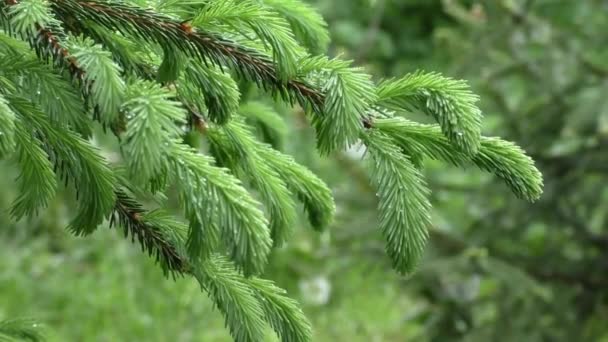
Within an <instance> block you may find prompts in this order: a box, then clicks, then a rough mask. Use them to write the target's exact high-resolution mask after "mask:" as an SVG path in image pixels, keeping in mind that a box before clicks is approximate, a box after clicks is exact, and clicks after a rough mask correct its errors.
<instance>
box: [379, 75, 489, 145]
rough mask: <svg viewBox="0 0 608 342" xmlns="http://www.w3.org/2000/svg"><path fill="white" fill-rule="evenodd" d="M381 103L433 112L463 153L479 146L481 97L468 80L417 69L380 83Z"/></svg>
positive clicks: (394, 108) (431, 113) (388, 105)
mask: <svg viewBox="0 0 608 342" xmlns="http://www.w3.org/2000/svg"><path fill="white" fill-rule="evenodd" d="M377 94H378V104H379V105H382V106H386V107H387V108H389V109H393V110H397V111H400V110H412V109H420V110H422V111H423V112H425V113H428V114H429V115H431V116H432V117H433V118H434V119H435V120H436V121H437V122H438V123H439V125H440V126H441V130H442V132H443V133H444V134H445V135H446V136H447V137H448V138H449V139H450V141H451V142H452V143H453V144H455V145H456V146H458V147H459V148H461V149H462V150H463V151H464V152H466V153H468V154H470V155H473V154H475V153H476V152H477V149H478V148H479V139H480V136H481V110H479V108H478V107H477V106H476V105H475V103H476V102H477V101H478V100H479V98H478V96H477V95H475V94H473V93H472V92H471V90H470V88H469V86H468V85H467V84H466V82H465V81H461V80H454V79H451V78H448V77H443V76H441V75H440V74H437V73H424V72H415V73H412V74H409V75H406V76H404V77H403V78H401V79H393V80H385V81H383V82H382V83H380V84H379V85H378V88H377Z"/></svg>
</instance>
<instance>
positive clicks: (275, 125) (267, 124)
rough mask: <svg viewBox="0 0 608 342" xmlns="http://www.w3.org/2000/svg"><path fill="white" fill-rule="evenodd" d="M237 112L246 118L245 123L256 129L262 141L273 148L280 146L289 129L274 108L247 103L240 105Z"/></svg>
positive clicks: (252, 102) (254, 102)
mask: <svg viewBox="0 0 608 342" xmlns="http://www.w3.org/2000/svg"><path fill="white" fill-rule="evenodd" d="M238 112H239V114H241V115H242V116H244V117H245V118H247V120H246V122H247V123H249V124H251V125H252V126H254V127H257V128H258V131H260V132H261V135H262V140H263V141H265V142H267V143H269V144H270V145H272V147H274V148H278V147H279V146H281V145H282V143H283V141H284V140H285V138H286V136H287V133H288V131H289V128H288V127H287V124H286V123H285V120H284V119H283V118H282V117H281V116H280V115H279V114H278V113H277V112H276V111H275V110H274V108H272V107H271V106H269V105H267V104H265V103H263V102H257V101H249V102H246V103H243V104H241V106H240V107H239V109H238Z"/></svg>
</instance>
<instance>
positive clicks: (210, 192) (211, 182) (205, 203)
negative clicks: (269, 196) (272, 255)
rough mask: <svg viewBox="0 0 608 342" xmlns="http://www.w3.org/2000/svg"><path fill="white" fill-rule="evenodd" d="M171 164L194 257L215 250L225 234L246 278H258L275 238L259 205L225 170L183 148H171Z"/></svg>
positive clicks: (236, 261)
mask: <svg viewBox="0 0 608 342" xmlns="http://www.w3.org/2000/svg"><path fill="white" fill-rule="evenodd" d="M169 162H170V165H171V168H170V169H171V170H172V172H174V173H175V176H176V177H175V180H176V183H177V184H176V185H177V188H178V191H179V195H180V200H181V202H182V205H183V207H184V211H185V215H186V217H187V218H188V220H189V221H190V237H189V241H188V242H189V245H190V246H189V252H190V253H191V256H193V257H200V256H201V253H204V252H205V251H212V250H214V249H215V247H216V246H215V241H216V240H217V236H219V235H220V234H221V237H222V240H223V241H224V244H225V245H226V247H227V248H228V252H229V254H230V255H231V259H232V260H233V261H234V262H235V263H236V265H237V266H238V267H239V268H240V269H242V270H243V271H244V272H245V274H247V275H251V274H257V273H260V272H261V271H262V269H263V267H264V264H265V262H266V258H267V256H268V253H269V252H270V248H271V245H272V239H271V238H270V232H269V231H268V228H267V227H268V221H267V220H266V218H265V217H264V214H263V213H262V211H261V210H260V209H259V203H258V202H257V201H255V200H254V199H253V198H252V197H251V196H250V195H249V193H248V192H247V190H245V188H243V186H242V185H241V183H240V181H239V180H238V179H237V178H235V177H234V176H232V175H231V174H230V173H229V172H228V170H227V169H224V168H219V167H217V166H214V165H213V164H214V160H213V158H210V157H206V156H203V155H200V154H198V153H196V151H194V150H192V149H191V148H189V147H187V146H185V145H183V144H177V143H174V144H173V145H172V147H171V153H170V157H169ZM202 238H204V240H203V239H202ZM200 243H203V245H200ZM204 254H205V253H204ZM206 254H208V253H206Z"/></svg>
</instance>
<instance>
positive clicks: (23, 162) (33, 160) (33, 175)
mask: <svg viewBox="0 0 608 342" xmlns="http://www.w3.org/2000/svg"><path fill="white" fill-rule="evenodd" d="M24 125H25V123H24V122H21V121H18V122H17V125H16V127H15V132H14V134H15V135H14V137H15V142H16V146H17V163H18V165H19V170H20V173H19V176H18V177H17V180H16V181H17V184H18V186H19V196H18V197H17V199H16V200H15V201H14V202H13V205H12V206H11V216H12V217H13V218H14V219H16V220H20V219H21V218H23V217H24V216H30V217H31V216H34V215H36V214H37V212H38V209H40V208H46V206H47V205H48V203H49V202H50V201H51V199H53V197H54V196H55V192H56V190H57V180H56V178H55V173H54V172H53V164H52V163H51V162H50V161H49V156H48V155H47V154H46V153H45V151H44V150H43V149H42V147H41V146H40V143H39V142H37V141H36V140H35V139H34V138H33V137H32V136H31V134H30V133H29V132H28V131H27V129H26V128H25V127H24Z"/></svg>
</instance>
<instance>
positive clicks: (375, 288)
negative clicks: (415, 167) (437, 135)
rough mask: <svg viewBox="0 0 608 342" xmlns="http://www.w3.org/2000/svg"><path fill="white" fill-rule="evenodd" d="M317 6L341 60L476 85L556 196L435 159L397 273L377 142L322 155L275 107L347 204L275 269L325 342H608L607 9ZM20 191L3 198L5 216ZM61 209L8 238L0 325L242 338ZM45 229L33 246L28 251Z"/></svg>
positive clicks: (279, 141) (108, 237) (377, 1)
mask: <svg viewBox="0 0 608 342" xmlns="http://www.w3.org/2000/svg"><path fill="white" fill-rule="evenodd" d="M311 2H312V3H313V4H314V5H315V6H317V7H318V8H320V9H321V11H322V13H323V15H324V17H325V18H326V20H327V21H328V23H329V27H330V28H331V31H332V32H331V33H332V40H333V42H332V44H331V45H330V50H331V51H332V53H333V54H343V55H346V57H349V58H354V59H355V60H356V63H357V64H359V65H364V66H366V67H367V68H368V69H369V70H370V71H371V72H373V73H374V74H375V75H376V76H378V77H380V76H395V75H400V74H403V73H405V72H413V71H415V70H418V69H427V70H436V71H440V72H442V73H444V74H445V75H448V76H452V77H456V78H464V79H468V80H470V81H471V84H472V89H473V90H474V91H475V92H476V93H478V94H480V95H481V102H480V107H481V109H482V110H483V112H484V115H485V121H486V122H490V123H491V124H490V125H486V131H485V132H484V133H485V134H486V135H490V136H491V135H494V134H496V135H500V136H501V137H503V138H505V139H507V140H512V141H517V142H518V143H520V144H521V146H522V147H523V148H524V149H525V150H526V151H527V152H528V153H529V154H530V155H531V156H532V157H533V158H534V159H535V160H536V161H537V165H538V166H539V168H540V170H541V171H542V172H543V174H544V179H545V187H546V188H545V194H544V195H543V198H542V199H541V201H540V202H539V203H537V204H535V205H532V206H531V205H529V204H527V203H525V202H521V201H518V200H516V199H515V198H514V197H513V196H511V194H508V193H507V191H506V188H505V185H504V184H503V183H502V182H500V181H498V180H496V179H495V178H493V177H490V176H488V175H487V174H485V173H483V172H477V171H475V169H474V168H469V169H468V170H467V171H466V172H463V171H462V169H459V168H457V167H454V168H453V169H451V170H450V171H449V172H446V169H445V166H446V165H448V164H447V163H441V162H438V161H432V160H425V161H424V164H425V166H426V170H427V171H426V176H427V177H428V180H429V188H430V189H431V191H432V202H433V206H434V207H435V210H434V211H433V214H432V221H433V223H434V229H433V230H432V231H431V238H430V245H431V248H430V250H428V252H427V255H426V260H425V261H424V262H423V263H422V266H421V267H420V268H419V269H418V271H417V272H416V273H415V274H414V275H412V276H411V277H409V278H401V277H399V276H397V275H395V274H394V273H393V272H392V271H391V263H390V260H389V259H388V258H387V257H386V254H385V252H384V242H383V239H382V237H381V236H380V233H379V231H378V229H377V222H378V218H377V213H376V211H375V208H376V207H377V203H376V202H377V198H376V196H375V193H376V190H375V189H373V188H372V187H370V186H369V180H368V179H367V174H366V172H365V169H364V167H365V164H364V163H362V162H361V157H362V156H363V155H364V153H365V150H363V149H353V150H351V151H350V152H349V153H344V154H334V155H332V158H331V159H320V158H319V157H318V156H317V155H316V153H315V151H314V149H313V148H312V146H314V139H315V137H314V133H313V132H312V131H311V130H310V129H309V128H307V125H306V123H305V122H304V118H303V114H302V113H295V114H294V113H291V112H289V111H287V110H282V109H280V108H277V110H278V111H279V112H282V114H283V115H284V117H285V119H286V120H287V121H288V127H287V128H286V129H285V128H283V127H276V129H277V130H276V131H274V132H268V131H265V130H264V129H260V132H259V133H260V134H259V136H260V137H262V138H264V139H265V140H266V141H268V142H270V143H272V144H273V145H277V146H278V145H281V146H283V148H284V149H285V150H286V152H288V153H289V154H292V155H294V156H295V158H296V160H297V161H298V162H300V163H302V164H304V165H307V166H309V167H310V168H311V170H312V171H313V172H315V173H316V174H318V175H320V176H321V177H322V178H323V179H324V180H325V181H327V183H328V184H329V185H330V186H331V188H332V190H333V192H334V195H335V200H336V205H337V217H336V219H335V221H334V223H333V225H332V226H331V227H330V228H329V229H328V230H327V231H326V232H324V233H322V234H321V235H319V234H317V233H315V232H310V231H309V230H305V229H298V227H295V229H294V231H295V232H296V233H295V236H294V237H292V238H291V239H290V241H289V242H288V244H287V245H286V246H285V247H283V248H281V249H279V250H277V251H275V252H274V254H273V255H272V257H271V267H270V268H269V269H267V273H269V274H270V275H269V277H271V278H273V279H275V280H276V282H277V285H279V286H281V287H283V288H286V289H287V290H288V292H289V293H290V294H293V295H294V296H295V297H298V299H299V300H300V302H302V303H303V304H304V305H305V312H306V314H307V316H308V317H310V319H311V321H312V324H313V326H314V333H315V338H314V340H315V341H335V340H345V341H403V340H414V341H458V340H462V341H604V340H608V327H607V326H606V320H605V317H608V303H607V302H608V299H607V296H608V290H607V289H608V272H607V271H608V262H607V260H608V255H607V254H608V230H607V228H606V227H607V222H606V220H607V219H608V218H607V217H606V216H607V215H608V210H607V209H606V208H608V188H607V187H606V186H605V184H608V160H607V159H608V156H607V155H606V152H605V151H606V148H607V147H608V97H606V96H605V94H606V92H607V91H608V82H607V77H608V50H607V49H606V48H605V46H608V45H607V44H606V43H608V36H606V35H605V34H603V32H608V20H607V19H606V16H607V15H606V13H608V4H606V2H605V1H602V0H584V1H574V0H485V1H475V0H468V1H464V0H461V1H459V0H444V1H440V0H393V1H389V0H314V1H311ZM247 95H249V96H251V97H255V94H247ZM243 115H245V116H247V115H246V114H243ZM421 118H423V117H417V118H416V119H421ZM248 119H251V120H252V122H251V123H253V124H255V123H256V122H257V121H256V120H259V119H257V118H255V117H248ZM267 120H269V119H268V118H267ZM488 126H489V127H488ZM261 127H265V125H261ZM3 170H4V169H3ZM3 175H4V171H3ZM11 179H14V177H2V179H1V180H0V182H2V183H4V184H1V185H0V187H1V188H2V189H8V184H9V183H8V182H10V180H11ZM13 196H14V194H7V195H6V196H5V195H4V191H3V195H2V196H0V203H1V204H2V207H7V206H8V205H9V202H8V200H7V199H6V198H10V197H13ZM5 197H6V198H5ZM3 202H6V203H3ZM65 210H66V208H65V207H64V206H63V205H60V204H57V203H54V204H53V205H51V207H50V208H49V209H48V210H47V214H46V215H44V216H42V217H41V218H40V219H39V220H38V221H33V222H22V223H20V224H19V225H17V226H15V227H13V228H10V229H9V228H7V229H3V231H4V235H0V236H2V238H0V270H3V272H2V273H3V274H2V276H0V320H1V319H2V318H3V317H17V316H26V317H36V318H38V319H39V320H41V321H43V322H45V323H46V325H47V326H49V328H50V329H47V330H49V336H50V339H51V340H57V341H65V340H95V339H98V340H146V341H163V340H167V339H176V340H179V341H197V340H204V341H225V340H229V335H228V334H227V333H226V331H225V330H224V329H223V328H222V324H223V322H222V319H221V317H220V315H219V314H218V313H217V312H211V304H210V303H208V302H206V301H205V300H204V299H202V298H201V296H200V292H199V289H198V288H196V286H195V284H193V283H191V282H185V281H183V280H180V281H178V282H177V283H175V284H174V283H171V282H166V281H163V279H162V275H161V272H160V271H159V270H157V269H156V268H155V267H153V265H152V263H151V262H149V261H145V257H144V256H142V255H140V253H139V251H137V250H136V249H135V248H133V246H131V245H129V244H128V243H127V242H125V241H123V240H122V239H120V238H116V237H115V235H113V234H112V232H107V231H106V232H103V233H101V232H100V233H99V236H97V237H96V238H95V239H93V240H86V241H73V238H71V237H70V238H68V237H67V236H66V235H65V233H64V232H63V231H62V230H61V227H63V226H64V225H65V224H66V220H67V218H66V213H65ZM2 222H6V219H4V217H3V218H2ZM304 222H305V220H304V219H300V220H298V223H297V225H301V226H304V225H306V223H304ZM32 232H35V234H36V236H37V238H36V242H34V243H32V242H31V241H29V240H28V241H27V242H25V241H26V239H25V238H24V236H28V234H30V233H32ZM142 264H145V266H144V267H143V268H141V265H142ZM5 270H6V271H5ZM79 270H80V272H79ZM77 292H78V293H86V295H84V296H73V294H74V293H77ZM170 293H171V294H175V293H182V296H181V297H176V296H174V295H169V294H170Z"/></svg>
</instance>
